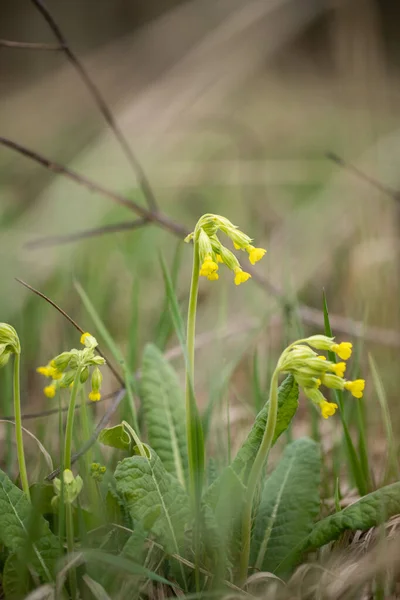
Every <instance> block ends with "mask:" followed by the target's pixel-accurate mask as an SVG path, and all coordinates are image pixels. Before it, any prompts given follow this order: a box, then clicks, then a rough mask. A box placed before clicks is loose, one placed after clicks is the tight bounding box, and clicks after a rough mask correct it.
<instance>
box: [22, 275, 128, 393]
mask: <svg viewBox="0 0 400 600" xmlns="http://www.w3.org/2000/svg"><path fill="white" fill-rule="evenodd" d="M15 279H16V281H18V283H20V284H21V285H23V286H25V287H26V288H27V289H28V290H30V291H31V292H33V293H34V294H36V295H37V296H39V297H40V298H43V300H46V302H48V303H49V304H51V306H53V307H54V308H55V309H56V310H58V312H59V313H60V314H62V315H63V317H65V318H66V319H67V321H69V322H70V323H71V324H72V325H73V326H74V327H75V328H76V329H77V330H78V331H80V333H85V330H84V329H82V327H80V326H79V325H78V323H77V322H76V321H74V319H73V318H72V317H70V316H69V314H67V313H66V312H65V310H63V309H62V308H61V307H60V306H58V304H56V303H55V302H54V301H53V300H51V299H50V298H49V297H48V296H46V295H45V294H43V293H42V292H39V290H37V289H36V288H34V287H32V286H31V285H29V283H26V282H25V281H22V279H18V277H16V278H15ZM96 350H97V352H98V353H99V354H100V356H102V357H103V358H104V359H105V360H106V364H107V366H108V368H109V369H110V371H111V372H112V374H113V375H114V377H115V378H116V379H117V381H118V383H119V384H120V385H121V386H124V385H125V382H124V380H123V379H122V377H121V375H120V374H119V373H118V371H117V370H116V369H115V367H113V365H112V364H111V363H110V361H109V359H108V358H107V357H106V356H105V355H104V353H103V352H101V350H100V349H99V348H98V347H97V348H96Z"/></svg>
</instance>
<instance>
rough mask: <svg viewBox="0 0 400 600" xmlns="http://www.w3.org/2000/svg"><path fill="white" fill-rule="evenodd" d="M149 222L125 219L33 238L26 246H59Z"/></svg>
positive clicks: (138, 226) (137, 226) (141, 225)
mask: <svg viewBox="0 0 400 600" xmlns="http://www.w3.org/2000/svg"><path fill="white" fill-rule="evenodd" d="M147 223H148V220H147V219H144V218H142V219H136V220H135V221H125V222H124V223H114V224H113V225H105V226H104V227H96V228H95V229H86V230H85V231H78V232H77V233H71V234H70V235H52V236H49V237H44V238H39V239H38V240H32V241H31V242H28V243H27V244H25V248H31V249H34V248H46V247H49V246H50V247H51V246H59V245H61V244H71V243H73V242H78V241H79V240H84V239H87V238H93V237H98V236H100V235H105V234H108V233H120V232H121V231H132V230H134V229H139V228H140V227H143V226H144V225H146V224H147Z"/></svg>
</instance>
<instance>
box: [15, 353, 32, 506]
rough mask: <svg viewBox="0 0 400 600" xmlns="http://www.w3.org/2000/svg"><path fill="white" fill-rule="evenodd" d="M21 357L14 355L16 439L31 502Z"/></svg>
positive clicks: (25, 488)
mask: <svg viewBox="0 0 400 600" xmlns="http://www.w3.org/2000/svg"><path fill="white" fill-rule="evenodd" d="M19 370H20V355H19V353H17V352H16V353H15V354H14V418H15V438H16V442H17V455H18V464H19V474H20V477H21V484H22V489H23V491H24V493H25V494H26V496H27V497H28V499H29V500H30V493H29V482H28V474H27V471H26V464H25V453H24V441H23V437H22V419H21V393H20V387H19Z"/></svg>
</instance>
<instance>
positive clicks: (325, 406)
mask: <svg viewBox="0 0 400 600" xmlns="http://www.w3.org/2000/svg"><path fill="white" fill-rule="evenodd" d="M319 407H320V409H321V415H322V417H323V418H324V419H328V417H331V416H332V415H334V414H335V412H336V409H337V407H338V405H337V404H336V403H335V402H327V401H326V400H323V401H322V402H321V403H320V405H319Z"/></svg>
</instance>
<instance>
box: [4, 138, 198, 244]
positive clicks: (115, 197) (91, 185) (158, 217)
mask: <svg viewBox="0 0 400 600" xmlns="http://www.w3.org/2000/svg"><path fill="white" fill-rule="evenodd" d="M0 144H1V145H2V146H6V147H7V148H10V149H11V150H14V151H15V152H18V153H19V154H22V155H23V156H26V157H27V158H30V159H31V160H33V161H35V162H37V163H39V164H40V165H42V166H43V167H45V168H46V169H49V170H50V171H52V172H53V173H57V174H58V175H64V176H65V177H68V178H69V179H72V181H75V182H76V183H79V184H80V185H82V186H84V187H86V188H87V189H88V190H90V191H91V192H97V193H98V194H100V195H101V196H104V197H105V198H108V199H109V200H112V201H113V202H115V203H116V204H119V205H120V206H124V207H125V208H128V209H129V210H131V211H133V212H135V213H136V214H137V215H139V216H140V217H143V218H145V219H146V220H147V221H149V222H151V223H158V224H159V225H160V226H161V227H163V228H164V229H167V230H168V231H171V232H172V233H173V234H174V235H177V236H178V237H180V238H183V237H185V236H186V235H187V234H188V233H189V231H188V230H187V229H186V228H185V227H183V226H182V225H180V224H179V223H176V222H175V221H173V220H172V219H170V218H169V217H167V215H165V214H164V213H161V212H159V211H155V212H154V211H151V210H148V209H147V208H145V207H144V206H141V205H140V204H137V202H134V201H133V200H131V199H130V198H127V197H126V196H123V195H122V194H118V193H116V192H113V191H112V190H109V189H108V188H105V187H103V186H101V185H99V184H98V183H96V182H95V181H93V180H91V179H88V178H87V177H85V176H84V175H80V174H79V173H77V172H76V171H72V169H69V168H68V167H65V166H64V165H61V164H60V163H57V162H55V161H52V160H50V159H48V158H46V157H45V156H42V155H41V154H39V153H38V152H35V151H34V150H30V149H29V148H26V147H25V146H22V145H21V144H18V143H17V142H13V141H12V140H9V139H8V138H4V137H0Z"/></svg>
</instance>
